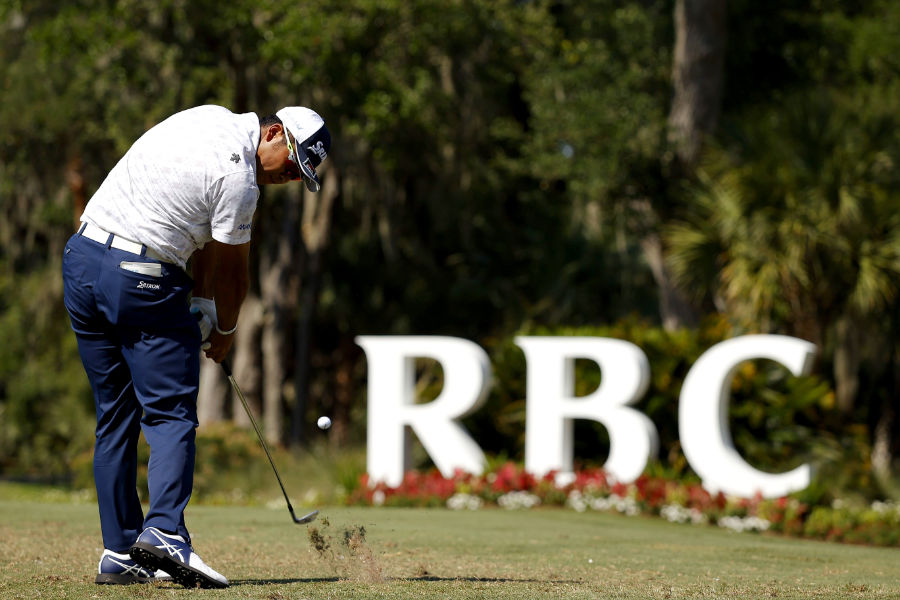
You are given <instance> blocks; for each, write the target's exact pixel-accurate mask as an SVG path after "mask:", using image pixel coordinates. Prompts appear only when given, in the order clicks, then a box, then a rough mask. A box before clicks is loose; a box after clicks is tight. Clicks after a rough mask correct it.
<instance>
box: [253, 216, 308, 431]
mask: <svg viewBox="0 0 900 600" xmlns="http://www.w3.org/2000/svg"><path fill="white" fill-rule="evenodd" d="M298 204H299V202H297V200H296V199H294V198H291V199H290V200H289V201H288V202H287V203H285V204H283V205H282V206H281V210H278V211H273V212H272V213H271V215H270V216H271V217H274V219H273V218H269V219H267V221H266V223H267V225H269V230H270V231H277V234H276V235H274V236H269V238H268V239H267V240H266V243H265V244H264V248H265V251H264V254H263V256H262V257H261V260H260V263H261V264H260V277H259V288H260V294H261V295H262V300H263V306H264V312H265V320H264V325H263V330H262V360H263V387H262V395H263V408H264V412H263V426H264V429H265V432H266V433H265V435H266V439H268V440H269V441H270V442H273V443H274V442H280V441H281V439H282V429H283V428H282V423H283V416H284V415H283V412H284V411H283V404H284V402H283V400H284V384H285V382H286V381H287V379H288V372H289V367H290V362H291V359H290V343H291V335H290V332H291V327H290V315H291V310H292V307H293V306H294V305H295V304H296V292H295V290H294V289H293V287H294V286H291V276H292V272H293V270H294V268H295V265H294V260H293V259H294V257H293V248H294V245H295V244H296V243H297V242H296V240H297V238H298V237H299V235H298V230H299V229H300V223H299V214H298V213H299V209H298V208H297V206H298Z"/></svg>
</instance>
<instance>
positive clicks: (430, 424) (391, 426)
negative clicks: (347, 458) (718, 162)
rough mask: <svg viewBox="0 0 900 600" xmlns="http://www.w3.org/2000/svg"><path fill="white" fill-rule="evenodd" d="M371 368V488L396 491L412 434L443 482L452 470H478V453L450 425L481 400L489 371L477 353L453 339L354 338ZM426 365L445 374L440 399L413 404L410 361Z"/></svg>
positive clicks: (461, 430)
mask: <svg viewBox="0 0 900 600" xmlns="http://www.w3.org/2000/svg"><path fill="white" fill-rule="evenodd" d="M356 343H357V344H359V345H360V346H361V347H362V348H363V350H364V351H365V353H366V360H367V361H368V364H369V384H368V415H369V416H368V429H367V432H368V440H367V447H368V451H367V453H366V454H367V456H366V466H367V469H368V473H369V476H370V477H371V478H372V479H373V480H374V481H384V482H385V483H387V484H388V485H392V486H396V485H399V484H400V483H401V482H402V481H403V474H404V472H405V470H406V469H407V468H408V467H409V465H408V462H407V461H408V458H409V451H408V445H409V441H410V440H409V438H408V432H407V429H406V427H407V426H409V427H410V428H411V429H412V431H413V432H415V434H416V436H417V437H418V439H419V441H420V442H421V443H422V445H423V446H424V447H425V450H426V452H428V455H429V456H430V457H431V459H432V460H433V461H434V463H435V465H436V466H437V467H438V469H440V471H441V473H442V474H443V475H444V476H447V477H449V476H452V475H453V473H454V471H455V470H456V469H462V470H464V471H467V472H470V473H481V472H482V471H483V470H484V464H485V457H484V453H482V451H481V448H480V447H479V446H478V444H477V443H475V440H473V439H472V438H471V437H469V435H468V433H467V432H466V430H465V429H464V428H463V427H462V426H461V425H460V424H459V423H457V422H456V419H458V418H460V417H464V416H466V415H468V414H470V413H471V412H473V411H475V410H476V409H477V408H478V407H479V406H481V404H483V403H484V400H485V399H486V398H487V392H488V388H489V385H490V381H491V366H490V361H489V359H488V356H487V354H485V352H484V350H482V349H481V347H480V346H478V345H476V344H474V343H472V342H470V341H468V340H462V339H458V338H450V337H432V336H386V337H381V336H360V337H357V338H356ZM416 358H432V359H434V360H436V361H438V363H440V365H441V367H442V368H443V371H444V387H443V389H442V390H441V393H440V395H438V397H437V398H435V399H434V400H433V401H432V402H429V403H427V404H416V398H415V383H416V382H415V359H416Z"/></svg>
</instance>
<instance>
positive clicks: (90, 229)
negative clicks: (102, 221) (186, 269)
mask: <svg viewBox="0 0 900 600" xmlns="http://www.w3.org/2000/svg"><path fill="white" fill-rule="evenodd" d="M80 233H81V235H83V236H84V237H86V238H88V239H89V240H94V241H95V242H100V243H101V244H107V243H109V246H110V247H111V248H116V249H118V250H124V251H125V252H131V253H132V254H137V255H138V256H146V257H147V258H152V259H153V260H159V261H162V262H172V261H171V260H169V259H168V258H166V257H164V256H162V255H161V254H159V253H158V252H156V251H154V250H153V249H151V248H149V247H147V246H145V245H144V244H140V243H138V242H132V241H131V240H128V239H125V238H123V237H122V236H121V235H114V234H111V233H109V232H108V231H104V230H103V229H100V228H99V227H97V226H96V225H93V224H91V223H85V225H84V227H83V228H82V229H81V232H80ZM111 235H112V242H110V239H109V236H111ZM145 250H146V251H145Z"/></svg>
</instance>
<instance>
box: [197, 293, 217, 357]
mask: <svg viewBox="0 0 900 600" xmlns="http://www.w3.org/2000/svg"><path fill="white" fill-rule="evenodd" d="M191 313H193V314H194V315H195V316H196V317H197V325H199V326H200V341H201V342H202V345H201V346H200V349H201V350H206V349H207V348H209V342H207V341H206V340H207V339H209V334H210V333H212V330H213V328H214V327H215V326H216V325H217V324H218V319H217V317H216V301H215V300H213V299H212V298H191Z"/></svg>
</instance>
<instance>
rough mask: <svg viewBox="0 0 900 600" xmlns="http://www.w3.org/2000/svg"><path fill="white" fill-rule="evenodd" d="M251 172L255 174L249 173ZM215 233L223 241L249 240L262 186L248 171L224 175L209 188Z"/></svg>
mask: <svg viewBox="0 0 900 600" xmlns="http://www.w3.org/2000/svg"><path fill="white" fill-rule="evenodd" d="M250 175H252V174H250ZM209 195H210V208H209V221H210V229H211V230H212V231H211V233H212V237H213V239H214V240H216V241H217V242H222V243H223V244H245V243H247V242H249V241H250V229H251V226H252V224H253V213H254V212H255V211H256V202H257V200H258V199H259V187H257V185H256V182H255V181H252V180H251V179H250V177H249V176H248V174H247V173H233V174H230V175H225V176H224V177H222V178H221V179H219V180H218V181H216V183H215V184H213V186H212V187H211V188H210V189H209Z"/></svg>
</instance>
